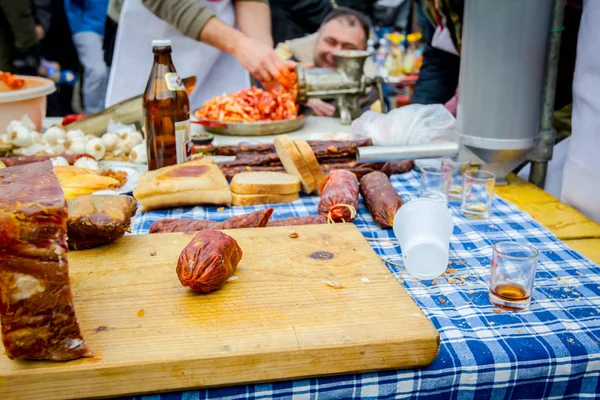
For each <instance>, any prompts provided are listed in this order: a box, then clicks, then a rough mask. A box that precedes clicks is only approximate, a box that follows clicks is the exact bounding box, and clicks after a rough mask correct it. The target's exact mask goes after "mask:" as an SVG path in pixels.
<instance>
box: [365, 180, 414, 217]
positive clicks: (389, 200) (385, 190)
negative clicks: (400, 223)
mask: <svg viewBox="0 0 600 400" xmlns="http://www.w3.org/2000/svg"><path fill="white" fill-rule="evenodd" d="M360 194H361V195H362V197H363V200H364V201H365V204H366V205H367V208H368V209H369V212H370V213H371V216H372V217H373V220H374V221H375V223H376V224H377V225H379V226H381V227H382V228H391V227H392V226H393V225H394V217H395V216H396V212H397V211H398V209H399V208H400V207H402V204H404V202H403V201H402V198H401V197H400V196H399V195H398V193H396V189H394V187H393V186H392V183H391V182H390V180H389V179H388V177H387V176H385V174H384V173H383V172H379V171H375V172H371V173H370V174H367V175H365V176H363V177H362V179H361V180H360Z"/></svg>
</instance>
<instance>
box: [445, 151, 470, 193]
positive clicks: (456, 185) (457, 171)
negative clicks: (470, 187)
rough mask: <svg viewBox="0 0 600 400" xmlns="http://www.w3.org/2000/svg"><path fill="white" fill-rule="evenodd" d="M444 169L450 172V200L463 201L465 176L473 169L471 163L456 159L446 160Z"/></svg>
mask: <svg viewBox="0 0 600 400" xmlns="http://www.w3.org/2000/svg"><path fill="white" fill-rule="evenodd" d="M442 167H443V168H446V169H449V170H450V175H451V178H450V192H449V195H448V198H449V199H450V200H455V201H461V199H462V191H463V175H464V173H465V172H467V171H468V170H469V169H470V168H471V162H470V161H463V162H461V161H458V160H457V159H454V158H444V159H443V160H442Z"/></svg>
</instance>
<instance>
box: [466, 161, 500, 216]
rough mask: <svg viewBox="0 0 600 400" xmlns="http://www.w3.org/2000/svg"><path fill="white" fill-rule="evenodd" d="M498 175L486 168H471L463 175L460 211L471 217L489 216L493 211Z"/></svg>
mask: <svg viewBox="0 0 600 400" xmlns="http://www.w3.org/2000/svg"><path fill="white" fill-rule="evenodd" d="M495 185H496V176H495V175H494V174H493V173H491V172H489V171H484V170H470V171H466V172H465V174H464V175H463V189H462V200H461V203H460V211H461V212H462V213H463V215H465V216H466V217H469V218H488V217H489V216H490V214H491V212H492V201H493V200H494V187H495Z"/></svg>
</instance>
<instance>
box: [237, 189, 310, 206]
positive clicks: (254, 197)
mask: <svg viewBox="0 0 600 400" xmlns="http://www.w3.org/2000/svg"><path fill="white" fill-rule="evenodd" d="M299 198H300V194H299V193H298V192H296V193H292V194H237V193H231V204H233V205H234V206H254V205H258V204H276V203H289V202H292V201H295V200H298V199H299Z"/></svg>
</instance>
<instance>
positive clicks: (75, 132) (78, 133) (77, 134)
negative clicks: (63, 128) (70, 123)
mask: <svg viewBox="0 0 600 400" xmlns="http://www.w3.org/2000/svg"><path fill="white" fill-rule="evenodd" d="M83 137H85V133H83V131H82V130H81V129H71V130H70V131H67V140H68V141H73V140H75V138H83Z"/></svg>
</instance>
